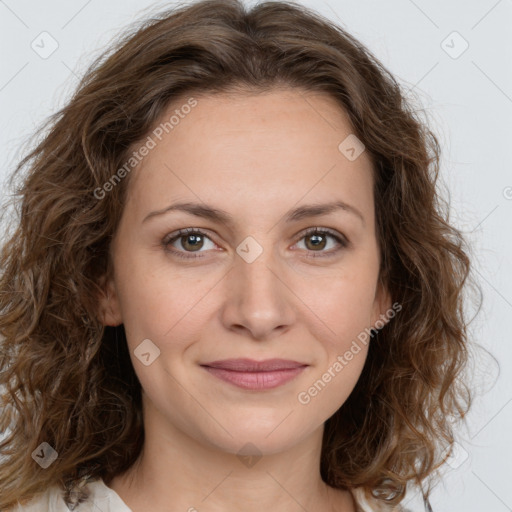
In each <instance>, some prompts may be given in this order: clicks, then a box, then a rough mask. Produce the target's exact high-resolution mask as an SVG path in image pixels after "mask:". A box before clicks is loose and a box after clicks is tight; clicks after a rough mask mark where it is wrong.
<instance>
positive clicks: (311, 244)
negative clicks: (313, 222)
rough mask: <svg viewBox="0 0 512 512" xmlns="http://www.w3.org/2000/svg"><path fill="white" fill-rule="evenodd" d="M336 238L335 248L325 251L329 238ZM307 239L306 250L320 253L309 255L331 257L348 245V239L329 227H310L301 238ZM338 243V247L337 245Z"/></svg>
mask: <svg viewBox="0 0 512 512" xmlns="http://www.w3.org/2000/svg"><path fill="white" fill-rule="evenodd" d="M329 238H330V239H334V240H335V242H336V243H335V244H334V246H335V249H334V250H329V251H324V250H323V249H325V247H326V246H327V245H329V244H328V239H329ZM302 240H305V241H306V242H305V247H306V250H307V251H308V252H310V253H315V252H316V253H319V254H310V255H308V256H309V257H313V258H317V257H329V256H334V255H335V254H337V253H338V252H339V251H340V250H341V249H342V248H345V247H348V241H347V240H346V239H345V238H344V237H343V236H342V235H340V234H339V233H337V232H336V231H333V230H330V229H327V228H309V229H308V230H307V231H306V232H304V233H303V234H302V237H301V239H300V240H299V242H301V241H302ZM336 245H338V247H336Z"/></svg>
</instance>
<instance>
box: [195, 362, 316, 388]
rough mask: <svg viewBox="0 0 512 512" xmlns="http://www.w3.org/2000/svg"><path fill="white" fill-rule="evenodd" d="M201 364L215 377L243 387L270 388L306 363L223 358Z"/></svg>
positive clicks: (296, 373) (296, 372)
mask: <svg viewBox="0 0 512 512" xmlns="http://www.w3.org/2000/svg"><path fill="white" fill-rule="evenodd" d="M201 366H202V367H203V368H204V369H205V370H207V371H208V372H209V373H211V374H212V375H214V376H215V377H217V378H219V379H221V380H224V381H226V382H230V383H232V384H234V385H236V386H238V387H241V388H244V389H272V388H275V387H277V386H281V385H282V384H285V383H286V382H288V381H290V380H291V379H293V378H294V377H296V376H297V375H298V374H299V373H301V372H302V371H303V370H304V369H305V368H306V367H307V366H308V365H307V364H304V363H298V362H297V361H290V360H287V359H267V360H266V361H255V360H252V359H225V360H223V361H212V362H210V363H206V364H203V365H201Z"/></svg>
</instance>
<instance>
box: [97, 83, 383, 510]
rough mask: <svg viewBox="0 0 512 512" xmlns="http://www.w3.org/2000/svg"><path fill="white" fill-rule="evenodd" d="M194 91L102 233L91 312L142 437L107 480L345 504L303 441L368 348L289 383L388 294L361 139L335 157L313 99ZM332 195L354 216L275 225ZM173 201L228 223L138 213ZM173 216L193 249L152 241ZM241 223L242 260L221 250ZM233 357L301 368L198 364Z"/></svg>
mask: <svg viewBox="0 0 512 512" xmlns="http://www.w3.org/2000/svg"><path fill="white" fill-rule="evenodd" d="M194 97H195V98H196V99H197V101H198V104H197V106H196V107H195V108H194V109H193V110H192V111H191V113H190V114H189V115H187V116H186V117H185V118H184V119H182V120H180V123H179V124H178V125H177V126H175V128H174V129H173V130H172V131H170V132H169V134H168V135H166V136H165V137H164V138H163V139H162V141H161V142H159V143H158V144H157V146H156V147H155V148H154V149H152V150H151V151H150V152H149V154H148V155H147V156H146V157H145V158H144V159H143V161H142V162H141V164H140V165H139V166H138V167H137V168H136V169H135V170H134V171H132V174H131V175H130V182H129V187H128V196H127V201H126V205H125V208H124V212H123V215H122V219H121V222H120V225H119V228H118V230H117V232H116V233H115V236H114V239H113V242H112V246H111V251H112V253H111V254H112V259H113V263H114V272H113V275H112V276H111V278H110V279H108V281H107V282H106V283H105V288H104V290H105V293H104V296H103V297H102V298H101V301H100V306H101V308H100V309H101V315H102V319H103V322H104V323H105V325H119V324H121V323H124V327H125V330H126V334H127V340H128V345H129V349H130V353H131V357H132V361H133V365H134V368H135V371H136V373H137V376H138V378H139V380H140V382H141V385H142V388H143V411H144V423H145V432H146V441H145V445H144V450H143V453H142V454H141V456H140V458H139V459H138V461H137V463H136V464H135V465H134V466H132V468H130V470H128V471H127V472H126V473H125V474H123V475H119V476H118V477H116V478H115V479H114V480H113V481H112V482H111V484H110V487H111V488H112V489H113V490H115V491H116V492H117V493H118V494H119V496H120V497H121V498H122V499H123V501H125V503H126V504H127V505H128V506H129V507H130V508H131V509H132V510H133V511H134V512H143V511H145V510H152V511H156V512H159V511H164V510H165V511H168V510H183V511H189V512H193V511H195V510H197V511H199V512H217V511H223V512H234V511H239V510H240V504H242V503H243V506H244V510H246V511H249V512H252V511H254V512H256V511H257V512H260V511H261V510H273V511H277V512H281V511H282V512H284V511H286V512H292V511H293V512H295V511H297V512H299V511H301V512H303V511H304V510H309V511H311V510H328V511H331V510H332V511H335V510H336V511H343V512H352V511H354V510H355V508H354V503H353V500H352V497H351V495H350V493H349V492H348V491H341V490H334V489H332V488H330V487H328V486H327V485H326V484H325V483H324V482H323V481H322V479H321V477H320V470H319V467H320V450H321V441H322V433H323V429H324V422H325V421H326V420H327V419H328V418H329V417H330V416H331V415H332V414H334V412H335V411H336V410H337V409H338V408H339V407H340V406H341V405H342V404H343V403H344V402H345V400H346V399H347V397H348V396H349V394H350V393H351V391H352V389H353V388H354V386H355V384H356V382H357V380H358V378H359V376H360V374H361V371H362V368H363V365H364V361H365V358H366V354H367V350H368V347H367V346H364V345H363V346H362V349H361V351H360V352H359V353H358V354H357V355H355V356H354V357H353V359H352V360H351V361H350V362H348V364H347V365H346V366H345V367H344V368H343V370H342V371H341V372H338V373H337V374H336V377H334V378H332V379H331V381H330V382H329V383H328V384H327V385H326V386H325V388H324V389H323V390H322V391H321V392H320V393H318V394H317V396H315V397H313V398H311V401H310V402H309V403H308V404H306V405H304V404H301V403H300V402H299V401H298V399H297V396H298V394H299V393H300V392H301V391H307V390H308V389H309V388H310V387H311V386H312V384H313V383H314V382H315V381H317V380H318V379H320V378H321V377H322V375H323V374H324V373H325V372H326V371H327V369H328V368H329V367H332V365H333V363H334V362H335V361H336V358H337V357H338V356H339V355H343V354H344V353H345V352H346V351H347V350H348V349H349V348H350V346H351V343H352V341H353V340H355V339H356V337H357V335H358V334H359V333H361V332H362V331H363V330H364V328H370V327H372V326H374V325H375V322H376V321H377V320H378V319H379V318H382V316H381V315H383V314H384V313H385V312H386V310H388V309H389V308H390V307H391V299H390V297H389V295H388V293H387V291H386V290H385V289H384V288H382V287H380V286H378V270H379V262H380V255H379V250H378V245H377V238H376V231H375V219H374V217H375V211H374V198H373V181H372V179H373V178H372V164H371V161H370V159H369V156H368V155H367V153H366V152H363V153H362V154H361V155H360V156H359V157H358V158H357V159H356V160H355V161H349V160H348V159H347V158H346V157H345V156H344V155H343V154H342V153H341V152H340V151H339V149H338V145H339V144H340V142H341V141H343V140H344V139H345V138H346V137H347V136H348V135H349V134H350V133H352V129H351V127H350V123H349V120H348V116H346V114H345V113H344V112H343V111H342V110H341V109H340V107H339V106H338V104H337V103H335V102H334V100H333V99H332V98H331V97H330V96H328V95H324V94H318V93H317V94H313V93H305V92H303V91H300V90H298V89H275V90H272V91H271V92H266V93H261V94H255V93H249V92H245V93H239V94H230V95H228V94H225V93H223V94H222V95H205V96H197V95H196V96H194ZM186 99H187V98H185V99H184V100H182V101H175V102H174V103H173V105H172V107H171V108H170V109H169V112H170V113H172V111H173V110H174V109H176V108H179V107H180V105H183V104H184V103H185V102H186ZM169 116H170V114H169V113H166V114H165V115H164V116H162V119H168V118H169ZM334 200H340V201H344V202H346V203H348V204H350V205H352V206H353V207H354V208H357V210H359V211H360V213H361V214H362V217H363V219H364V220H361V219H360V218H359V217H358V216H357V215H355V214H353V213H350V212H348V211H345V210H342V209H339V210H336V211H334V212H331V213H329V214H324V215H321V216H316V217H313V216H308V217H304V218H301V219H298V220H295V221H292V222H285V219H284V217H285V214H286V213H287V212H288V211H289V210H291V209H293V208H296V207H298V206H303V205H306V204H311V203H327V202H330V201H334ZM185 201H189V202H197V203H206V204H208V205H211V206H213V207H215V208H218V209H223V210H225V211H226V212H227V213H228V214H229V215H230V216H231V217H232V224H231V225H227V224H224V223H221V222H218V221H215V220H211V219H205V218H200V217H197V216H194V215H192V214H190V213H185V212H180V211H172V212H167V213H165V214H162V215H154V216H152V217H150V218H149V219H148V220H146V221H144V222H143V220H144V218H145V217H146V216H147V215H148V214H149V213H150V212H153V211H156V210H162V209H165V208H166V207H167V206H169V205H171V204H174V203H176V202H185ZM311 227H313V228H330V229H332V230H334V231H335V232H336V233H337V234H339V235H341V236H344V237H346V239H348V241H349V245H348V246H347V247H342V246H341V245H340V244H339V242H337V241H336V239H334V238H332V237H331V236H330V235H324V236H322V235H321V238H320V242H321V243H320V247H319V248H318V247H317V246H315V245H314V243H311V242H314V239H313V240H312V235H308V236H305V235H304V233H303V231H304V230H305V229H307V228H311ZM182 228H201V229H202V230H204V231H205V232H206V233H207V234H206V236H204V237H202V238H201V239H200V240H199V243H198V242H197V241H196V242H195V245H194V240H192V243H190V237H188V236H187V235H183V236H181V238H177V239H174V240H173V241H171V242H169V244H168V246H169V247H168V248H169V249H170V250H172V249H174V250H175V251H176V252H181V253H182V254H184V255H185V256H191V257H194V256H197V255H199V256H201V257H198V258H197V259H192V258H191V259H190V260H187V259H182V258H180V257H178V256H177V255H175V254H173V253H172V252H169V251H166V250H165V247H164V245H163V243H162V241H163V240H164V239H165V238H166V235H169V234H173V233H176V231H177V230H179V229H182ZM247 236H251V237H253V238H254V239H255V240H256V241H257V243H258V244H259V245H260V246H261V248H262V250H263V252H262V253H261V254H260V255H259V256H258V257H257V258H256V259H255V260H254V261H253V262H251V263H248V262H247V261H246V260H245V259H243V258H242V257H240V256H239V255H238V253H237V252H236V249H237V247H238V246H239V245H240V244H241V242H243V241H244V239H245V238H246V237H247ZM324 237H325V238H324ZM187 241H188V242H189V243H188V244H187ZM194 247H197V248H196V250H194ZM251 250H253V249H251ZM328 253H330V254H331V256H328ZM321 254H323V255H324V256H323V257H322V256H321ZM314 255H320V256H319V257H314ZM144 339H150V340H151V341H152V343H154V345H155V346H157V347H158V349H159V350H160V355H159V356H158V357H156V358H155V359H154V361H152V362H151V364H149V365H148V366H146V365H144V364H143V363H141V361H140V360H139V358H138V357H136V356H135V355H134V350H135V349H136V348H137V346H138V345H139V344H140V343H141V342H142V340H144ZM239 357H247V358H252V359H257V360H263V359H268V358H274V357H276V358H284V359H292V360H295V361H299V362H303V363H306V364H308V365H309V366H308V367H307V368H306V369H305V370H304V371H303V372H302V373H301V374H299V375H298V376H297V377H295V379H293V380H292V381H289V382H288V383H286V384H284V385H282V386H280V387H278V388H274V389H271V390H265V391H254V390H244V389H241V388H238V387H236V386H234V385H232V384H229V383H226V382H224V381H221V380H219V379H217V378H216V377H214V376H212V375H210V374H209V373H208V372H207V371H206V370H205V369H204V368H202V367H201V366H200V364H201V363H206V362H208V361H213V360H218V359H227V358H239ZM247 443H252V445H251V446H252V451H251V450H250V449H249V448H248V447H247V446H246V448H245V450H246V451H245V452H242V453H244V454H247V453H248V454H251V453H252V454H253V455H261V458H256V459H252V461H253V462H254V461H255V460H256V463H253V464H251V463H247V461H246V462H244V461H243V460H242V457H240V455H239V452H240V450H241V448H242V447H243V446H245V445H246V444H247ZM244 460H245V459H244Z"/></svg>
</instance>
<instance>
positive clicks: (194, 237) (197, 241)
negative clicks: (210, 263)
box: [185, 235, 201, 249]
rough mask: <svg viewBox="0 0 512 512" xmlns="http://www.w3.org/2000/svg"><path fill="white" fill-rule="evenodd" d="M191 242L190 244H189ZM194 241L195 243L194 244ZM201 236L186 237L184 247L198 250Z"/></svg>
mask: <svg viewBox="0 0 512 512" xmlns="http://www.w3.org/2000/svg"><path fill="white" fill-rule="evenodd" d="M190 240H192V242H190ZM194 241H195V242H196V243H194ZM200 242H201V236H200V235H199V236H198V235H188V236H187V239H186V242H185V243H186V245H190V246H191V247H192V248H196V249H197V248H198V247H199V248H200Z"/></svg>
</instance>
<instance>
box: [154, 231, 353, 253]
mask: <svg viewBox="0 0 512 512" xmlns="http://www.w3.org/2000/svg"><path fill="white" fill-rule="evenodd" d="M329 238H330V239H332V240H335V241H336V243H337V245H338V246H339V247H338V248H337V249H334V250H332V249H331V250H329V251H325V250H323V249H325V248H326V246H327V245H328V243H327V241H328V239H329ZM205 240H208V241H209V242H210V243H211V244H212V247H210V249H213V248H214V246H215V245H216V244H215V243H214V242H213V241H212V240H211V239H210V237H209V236H208V235H207V233H205V232H204V231H202V230H201V229H196V228H188V229H180V230H179V231H178V232H177V233H176V234H174V235H170V236H168V237H166V238H165V239H164V240H163V242H162V244H163V246H164V249H165V250H167V251H168V252H171V253H173V254H176V255H177V256H178V257H180V258H185V259H193V258H201V257H202V256H199V255H197V256H196V255H186V253H193V252H205V251H201V249H204V248H205V247H204V243H205ZM302 240H306V243H305V248H306V250H307V251H308V252H317V253H320V254H311V257H318V256H331V255H333V254H334V253H337V252H338V251H339V250H340V249H341V248H344V247H347V245H348V243H347V242H346V240H345V239H344V237H342V236H341V235H339V234H337V233H336V232H331V231H330V230H327V229H320V228H312V229H309V230H308V231H307V232H305V233H303V234H302V236H301V238H300V239H299V242H301V241H302ZM299 242H297V243H299ZM176 244H179V245H181V249H179V250H177V247H176ZM335 246H336V244H335ZM170 247H173V249H171V248H170ZM206 249H208V247H206Z"/></svg>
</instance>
